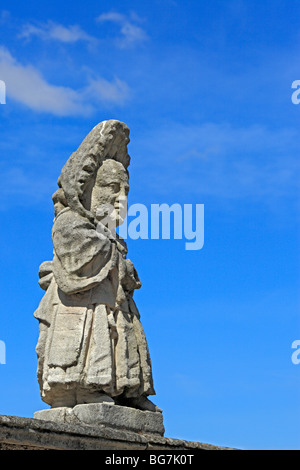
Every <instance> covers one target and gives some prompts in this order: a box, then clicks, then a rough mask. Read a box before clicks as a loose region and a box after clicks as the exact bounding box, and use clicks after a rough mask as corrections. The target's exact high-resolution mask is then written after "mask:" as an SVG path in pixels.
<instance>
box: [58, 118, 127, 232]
mask: <svg viewBox="0 0 300 470" xmlns="http://www.w3.org/2000/svg"><path fill="white" fill-rule="evenodd" d="M128 143H129V129H128V127H127V126H126V124H124V123H122V122H120V121H115V120H110V121H104V122H101V123H100V124H98V125H97V126H96V127H94V129H92V131H91V132H90V133H89V134H88V135H87V137H86V138H85V139H84V141H83V142H82V144H81V145H80V146H79V148H78V149H77V150H76V152H74V153H73V154H72V155H71V156H70V158H69V159H68V161H67V162H66V164H65V166H64V167H63V169H62V172H61V174H60V177H59V178H58V186H59V189H58V191H56V193H55V194H54V195H53V202H54V206H55V215H57V214H58V213H59V212H60V211H61V210H62V209H63V208H65V207H69V208H70V209H72V210H74V211H76V212H78V213H79V214H80V215H82V216H84V217H87V218H88V219H89V220H91V221H93V222H94V223H97V221H99V220H102V219H103V217H104V216H107V213H105V207H107V208H110V209H109V210H108V212H109V217H111V218H112V219H113V220H114V224H115V226H118V225H120V224H121V223H122V222H123V221H124V218H125V216H126V212H127V194H128V191H129V184H128V171H127V168H128V166H129V163H130V157H129V155H128V151H127V145H128Z"/></svg>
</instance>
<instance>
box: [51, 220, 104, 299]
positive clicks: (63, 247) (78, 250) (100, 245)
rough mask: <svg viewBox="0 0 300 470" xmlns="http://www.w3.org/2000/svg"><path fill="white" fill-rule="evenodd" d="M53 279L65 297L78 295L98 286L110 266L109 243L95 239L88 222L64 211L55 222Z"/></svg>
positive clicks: (94, 231)
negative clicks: (68, 294)
mask: <svg viewBox="0 0 300 470" xmlns="http://www.w3.org/2000/svg"><path fill="white" fill-rule="evenodd" d="M52 240H53V248H54V262H53V266H54V275H55V278H56V281H57V283H58V285H59V287H60V288H61V289H62V290H63V291H64V292H66V293H72V292H79V291H81V290H87V289H89V288H92V287H94V286H95V285H96V284H97V283H99V282H101V281H102V280H103V278H104V276H105V273H106V272H107V271H108V269H109V267H110V266H111V264H112V254H113V253H112V251H113V249H112V243H111V241H110V240H109V239H108V238H107V239H106V238H105V239H104V238H100V237H99V236H98V235H97V232H96V229H95V227H94V225H93V224H92V223H91V222H89V221H88V220H87V219H84V218H82V217H80V216H78V215H77V214H74V213H72V212H71V211H67V212H66V213H64V214H62V215H60V216H59V217H58V218H57V219H56V220H55V222H54V225H53V230H52Z"/></svg>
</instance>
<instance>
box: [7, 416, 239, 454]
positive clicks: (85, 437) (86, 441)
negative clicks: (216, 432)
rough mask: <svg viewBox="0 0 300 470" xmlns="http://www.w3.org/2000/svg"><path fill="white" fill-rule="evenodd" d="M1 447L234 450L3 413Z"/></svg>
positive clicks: (36, 448)
mask: <svg viewBox="0 0 300 470" xmlns="http://www.w3.org/2000/svg"><path fill="white" fill-rule="evenodd" d="M0 450H107V451H109V450H116V451H118V450H119V451H122V450H150V451H156V450H158V451H182V452H184V451H191V453H193V452H197V451H198V450H231V449H229V448H224V447H216V446H213V445H209V444H203V443H200V442H189V441H184V440H179V439H171V438H167V437H162V436H158V435H147V434H140V433H135V432H130V431H125V430H124V431H122V430H116V429H113V428H110V427H107V426H104V425H102V426H101V425H100V426H97V427H92V426H80V425H72V424H65V423H55V422H49V421H43V420H39V419H33V418H22V417H17V416H5V415H0Z"/></svg>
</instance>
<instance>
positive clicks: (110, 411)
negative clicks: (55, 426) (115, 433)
mask: <svg viewBox="0 0 300 470" xmlns="http://www.w3.org/2000/svg"><path fill="white" fill-rule="evenodd" d="M34 418H35V419H40V420H44V421H52V422H53V421H54V422H60V423H66V424H78V425H88V426H93V427H97V426H100V425H104V426H109V427H110V428H113V429H118V430H122V431H133V432H138V433H145V434H154V435H159V436H163V435H164V431H165V430H164V425H163V416H162V413H160V412H153V411H142V410H137V409H135V408H129V407H127V406H118V405H115V404H110V403H91V404H84V405H76V406H74V408H67V407H61V408H51V409H48V410H41V411H36V412H35V413H34Z"/></svg>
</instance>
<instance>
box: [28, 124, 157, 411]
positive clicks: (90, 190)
mask: <svg viewBox="0 0 300 470" xmlns="http://www.w3.org/2000/svg"><path fill="white" fill-rule="evenodd" d="M128 143H129V129H128V127H127V126H126V125H125V124H124V123H122V122H119V121H115V120H110V121H104V122H102V123H100V124H98V125H97V126H95V127H94V129H92V131H91V132H90V133H89V134H88V136H87V137H86V138H85V139H84V141H83V142H82V144H81V145H80V146H79V148H78V149H77V151H76V152H74V153H73V154H72V155H71V156H70V158H69V159H68V160H67V162H66V164H65V165H64V167H63V169H62V171H61V174H60V176H59V178H58V186H59V188H58V190H57V191H56V193H55V194H54V195H53V202H54V212H55V219H54V222H53V229H52V240H53V249H54V250H53V253H54V257H53V260H52V261H45V262H44V263H42V265H41V266H40V270H39V278H40V279H39V284H40V286H41V287H42V289H44V290H45V291H46V293H45V295H44V297H43V298H42V300H41V302H40V305H39V307H38V309H37V310H36V312H35V317H36V318H37V319H38V320H39V341H38V344H37V348H36V351H37V355H38V371H37V375H38V381H39V385H40V390H41V397H42V400H44V401H45V402H46V403H48V404H49V405H51V406H52V407H53V408H60V407H70V408H73V407H75V406H76V405H78V404H89V403H101V402H102V401H103V395H106V396H107V397H108V398H111V400H113V401H114V402H115V403H116V404H117V405H124V406H129V407H130V406H131V407H134V408H137V409H142V410H148V411H153V412H157V411H161V410H159V409H158V408H157V407H156V406H155V405H154V404H153V403H152V402H151V401H150V400H149V399H148V398H147V397H148V396H150V395H154V394H155V391H154V387H153V378H152V368H151V360H150V355H149V350H148V345H147V341H146V337H145V333H144V330H143V327H142V324H141V322H140V314H139V312H138V309H137V307H136V305H135V302H134V300H133V293H134V291H135V289H139V288H140V287H141V282H140V279H139V277H138V274H137V272H136V270H135V268H134V265H133V263H132V262H131V261H130V260H129V259H128V258H127V247H126V243H125V241H124V240H123V239H121V238H120V237H119V236H118V235H117V234H116V231H115V228H116V227H117V226H118V225H120V224H121V223H123V221H124V219H125V216H126V212H127V194H128V190H129V183H128V165H129V162H130V157H129V155H128V151H127V144H128ZM53 416H56V417H57V419H60V417H61V415H60V412H59V411H56V412H55V413H54V414H53Z"/></svg>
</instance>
